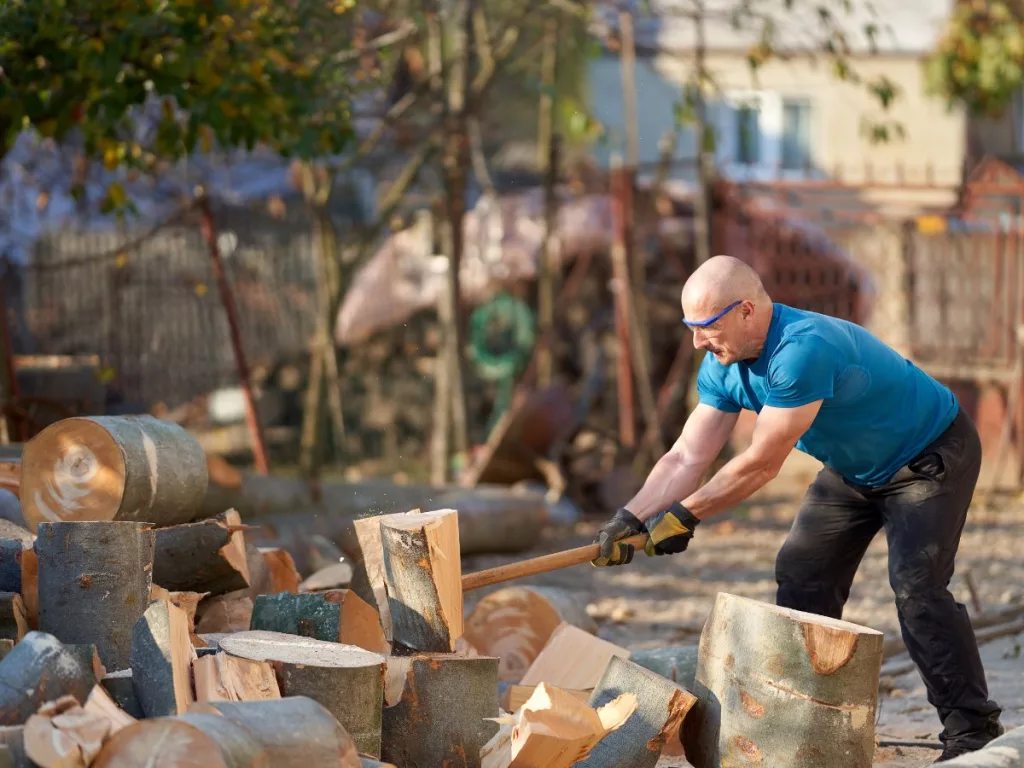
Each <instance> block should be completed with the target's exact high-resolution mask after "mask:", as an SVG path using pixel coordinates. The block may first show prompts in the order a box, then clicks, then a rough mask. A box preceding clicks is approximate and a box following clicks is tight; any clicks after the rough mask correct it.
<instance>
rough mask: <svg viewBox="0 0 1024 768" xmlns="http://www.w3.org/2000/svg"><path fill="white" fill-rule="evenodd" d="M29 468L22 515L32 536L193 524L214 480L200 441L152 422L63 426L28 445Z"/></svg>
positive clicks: (104, 420)
mask: <svg viewBox="0 0 1024 768" xmlns="http://www.w3.org/2000/svg"><path fill="white" fill-rule="evenodd" d="M22 469H23V474H22V485H21V503H22V511H23V512H24V514H25V521H26V523H27V524H28V526H29V528H30V529H32V530H35V529H36V527H37V526H38V525H39V523H42V522H59V521H87V520H117V521H131V522H146V523H150V524H152V525H154V526H158V527H159V526H165V525H177V524H179V523H187V522H189V521H190V520H192V519H193V516H194V515H195V513H196V512H197V511H198V510H199V508H200V505H201V504H202V501H203V496H204V495H205V493H206V486H207V481H208V474H207V472H208V470H207V466H206V455H205V454H204V453H203V450H202V448H200V447H199V443H198V442H196V440H195V438H193V437H192V436H191V435H190V434H189V433H188V432H186V431H185V430H184V429H182V428H181V427H180V426H178V425H177V424H174V423H173V422H169V421H161V420H159V419H155V418H153V417H152V416H89V417H77V418H72V419H64V420H62V421H58V422H56V423H55V424H51V425H50V426H48V427H47V428H46V429H44V430H43V431H42V432H40V433H39V434H38V435H36V436H35V437H34V438H32V439H31V440H30V441H29V442H28V443H27V444H26V445H25V450H24V458H23V460H22Z"/></svg>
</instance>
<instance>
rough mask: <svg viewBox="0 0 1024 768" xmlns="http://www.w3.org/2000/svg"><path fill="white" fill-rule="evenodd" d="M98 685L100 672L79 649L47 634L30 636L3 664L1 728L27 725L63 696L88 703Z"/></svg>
mask: <svg viewBox="0 0 1024 768" xmlns="http://www.w3.org/2000/svg"><path fill="white" fill-rule="evenodd" d="M96 682H97V678H96V670H95V669H94V668H93V665H92V664H88V663H85V662H84V661H83V659H82V654H81V652H80V651H79V650H78V649H76V648H74V647H70V646H66V645H64V644H63V643H61V642H60V640H58V639H57V638H56V637H54V636H53V635H50V634H47V633H45V632H29V633H28V634H27V635H25V637H24V638H23V639H22V640H21V642H19V643H18V644H17V645H15V646H14V648H13V649H11V652H10V653H8V654H7V656H5V657H4V659H3V661H0V725H23V724H24V723H25V721H26V720H28V718H29V717H30V716H32V715H33V714H35V713H36V711H37V710H38V709H39V707H41V706H42V705H43V704H44V703H45V702H47V701H54V700H56V699H59V698H60V697H61V696H65V695H70V696H74V697H75V699H77V700H78V701H85V700H86V699H87V698H88V696H89V693H90V692H91V691H92V689H93V687H94V686H95V685H96Z"/></svg>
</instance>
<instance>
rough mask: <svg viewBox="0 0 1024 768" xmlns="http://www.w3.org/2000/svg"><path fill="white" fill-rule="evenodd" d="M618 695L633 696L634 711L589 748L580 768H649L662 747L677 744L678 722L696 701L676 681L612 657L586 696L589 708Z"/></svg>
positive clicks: (684, 717)
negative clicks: (584, 767)
mask: <svg viewBox="0 0 1024 768" xmlns="http://www.w3.org/2000/svg"><path fill="white" fill-rule="evenodd" d="M622 693H632V694H633V695H634V696H635V697H636V701H637V707H636V710H635V711H634V712H633V713H632V714H631V715H630V716H629V719H628V720H627V721H626V722H625V723H624V724H623V726H622V727H621V728H620V729H618V730H617V731H615V733H612V734H609V735H608V737H607V738H604V739H602V740H601V742H600V743H598V744H597V745H595V746H594V748H593V749H592V750H591V751H590V755H589V756H588V757H587V759H586V760H584V761H581V762H580V763H579V765H580V768H583V766H586V768H619V767H620V766H623V765H629V766H635V767H636V768H654V766H655V765H657V763H658V760H659V758H660V757H661V755H662V754H663V752H664V750H665V745H666V744H669V743H675V744H678V743H679V741H680V735H679V734H680V729H681V728H682V725H683V722H684V721H685V719H686V716H687V714H688V713H689V712H690V710H691V709H692V708H693V706H694V704H695V703H696V702H697V698H696V697H695V696H694V695H693V694H692V693H690V692H689V691H687V690H686V689H685V688H683V687H682V686H681V685H679V684H678V683H673V682H672V681H670V680H668V679H667V678H664V677H662V676H661V675H658V674H656V673H654V672H651V671H650V670H648V669H644V668H643V667H641V666H639V665H638V664H634V663H633V662H632V661H629V660H628V659H624V658H622V657H619V656H616V657H613V658H612V659H611V660H610V661H609V663H608V667H607V668H606V669H605V672H604V675H602V676H601V679H600V681H598V684H597V686H596V687H595V688H594V692H593V693H592V694H591V695H590V706H591V707H600V706H604V705H606V704H608V703H609V702H611V701H613V700H614V699H615V698H616V697H618V696H619V695H620V694H622Z"/></svg>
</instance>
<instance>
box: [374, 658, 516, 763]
mask: <svg viewBox="0 0 1024 768" xmlns="http://www.w3.org/2000/svg"><path fill="white" fill-rule="evenodd" d="M386 700H387V706H385V707H384V718H383V736H382V743H381V756H382V759H383V760H386V761H389V762H392V763H394V764H395V765H400V766H406V765H408V766H413V765H450V766H452V767H453V768H456V767H457V768H471V767H474V766H479V765H480V750H481V749H482V748H483V746H484V745H485V744H486V743H487V742H488V741H490V739H491V738H492V737H493V736H494V734H495V733H496V732H497V730H498V725H497V723H495V722H493V721H492V720H489V719H488V718H496V717H498V714H499V708H498V660H497V659H496V658H493V657H488V656H473V657H465V656H456V655H451V654H421V655H418V656H400V657H392V658H391V659H389V660H388V669H387V696H386Z"/></svg>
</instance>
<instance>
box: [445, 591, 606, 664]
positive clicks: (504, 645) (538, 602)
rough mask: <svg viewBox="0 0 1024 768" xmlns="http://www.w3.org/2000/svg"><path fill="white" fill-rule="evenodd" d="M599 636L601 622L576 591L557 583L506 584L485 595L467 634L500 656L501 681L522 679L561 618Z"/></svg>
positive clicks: (479, 649)
mask: <svg viewBox="0 0 1024 768" xmlns="http://www.w3.org/2000/svg"><path fill="white" fill-rule="evenodd" d="M563 621H564V622H566V623H568V624H573V625H575V626H577V627H579V628H580V629H582V630H584V631H586V632H590V633H591V634H594V633H596V632H597V624H595V623H594V620H593V619H592V618H591V617H590V616H589V615H588V614H587V609H586V606H585V605H582V604H581V603H580V602H579V600H577V599H576V596H575V595H573V594H572V593H571V592H568V591H566V590H563V589H558V588H556V587H506V588H504V589H499V590H497V591H495V592H491V593H490V594H488V595H486V596H485V597H483V598H481V599H480V601H479V602H477V604H476V605H475V606H474V608H473V610H472V611H471V612H470V613H469V616H468V617H467V618H466V627H465V634H464V635H463V637H464V638H465V640H466V642H468V643H469V644H470V645H471V646H472V647H473V648H475V649H476V651H477V652H478V653H480V654H482V655H484V656H497V657H498V658H499V659H500V660H501V661H500V662H499V663H498V680H499V681H500V682H511V683H518V682H519V681H520V680H522V679H523V675H524V674H525V673H526V670H527V669H529V668H530V665H531V664H532V663H533V662H534V660H535V659H536V658H537V656H538V654H539V653H540V652H541V650H542V649H543V648H544V646H545V645H546V644H547V642H548V640H549V639H550V638H551V634H552V633H553V632H554V631H555V629H556V628H557V627H558V625H559V624H561V623H562V622H563Z"/></svg>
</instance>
